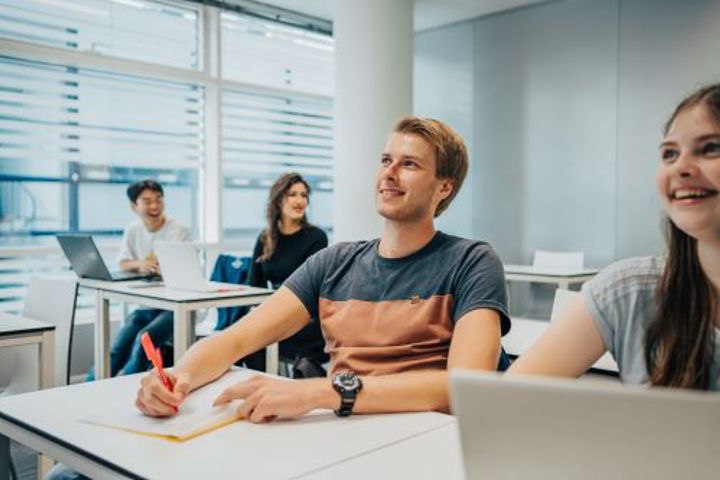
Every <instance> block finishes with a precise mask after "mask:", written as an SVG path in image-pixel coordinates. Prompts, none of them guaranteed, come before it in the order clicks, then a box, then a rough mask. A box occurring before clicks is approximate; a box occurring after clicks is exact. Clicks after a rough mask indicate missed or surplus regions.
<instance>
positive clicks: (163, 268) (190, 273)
mask: <svg viewBox="0 0 720 480" xmlns="http://www.w3.org/2000/svg"><path fill="white" fill-rule="evenodd" d="M155 255H157V258H158V262H160V272H161V273H162V277H163V280H164V282H165V286H166V287H167V288H177V289H180V290H193V291H196V292H218V291H222V290H240V289H242V288H243V287H242V286H240V285H237V284H234V283H220V282H211V281H209V280H206V279H205V274H204V273H203V268H202V265H200V259H199V258H198V252H197V250H195V246H194V245H193V244H192V243H190V242H156V243H155Z"/></svg>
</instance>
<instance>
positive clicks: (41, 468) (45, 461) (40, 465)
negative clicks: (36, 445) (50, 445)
mask: <svg viewBox="0 0 720 480" xmlns="http://www.w3.org/2000/svg"><path fill="white" fill-rule="evenodd" d="M54 465H55V462H54V461H53V459H52V458H50V457H48V456H45V455H43V454H42V453H38V458H37V477H38V480H42V479H43V478H45V475H47V474H48V472H49V471H50V469H51V468H52V467H53V466H54Z"/></svg>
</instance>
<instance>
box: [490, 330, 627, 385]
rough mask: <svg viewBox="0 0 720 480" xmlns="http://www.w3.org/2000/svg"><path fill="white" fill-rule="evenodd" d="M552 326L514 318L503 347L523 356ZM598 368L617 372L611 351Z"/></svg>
mask: <svg viewBox="0 0 720 480" xmlns="http://www.w3.org/2000/svg"><path fill="white" fill-rule="evenodd" d="M549 326H550V322H549V321H544V320H532V319H528V318H513V319H512V327H511V328H510V332H508V334H507V335H505V336H504V337H503V338H502V344H503V348H505V351H506V352H507V353H508V354H509V355H515V356H518V357H519V356H521V355H522V354H523V353H525V351H526V350H527V349H528V348H530V346H531V345H532V344H533V343H535V341H536V340H537V339H538V338H540V337H541V336H542V334H543V333H545V330H547V329H548V327H549ZM592 368H594V369H596V370H603V371H607V372H613V373H617V371H618V367H617V363H615V360H614V359H613V358H612V355H610V353H607V352H606V353H605V354H604V355H603V356H602V357H600V359H599V360H598V361H597V362H595V365H593V367H592Z"/></svg>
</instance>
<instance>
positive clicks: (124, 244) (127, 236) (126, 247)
mask: <svg viewBox="0 0 720 480" xmlns="http://www.w3.org/2000/svg"><path fill="white" fill-rule="evenodd" d="M131 230H132V229H131V228H130V227H126V228H125V230H124V231H123V236H122V241H121V242H120V253H118V258H117V263H118V265H120V264H121V263H122V262H123V260H137V258H136V255H135V254H134V253H133V247H132V238H131V237H132V231H131Z"/></svg>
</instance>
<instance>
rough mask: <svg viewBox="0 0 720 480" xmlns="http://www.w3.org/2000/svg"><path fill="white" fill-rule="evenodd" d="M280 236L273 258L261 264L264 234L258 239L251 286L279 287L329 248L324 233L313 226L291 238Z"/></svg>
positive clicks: (250, 275) (251, 268)
mask: <svg viewBox="0 0 720 480" xmlns="http://www.w3.org/2000/svg"><path fill="white" fill-rule="evenodd" d="M278 237H279V238H278V242H277V246H276V248H275V252H274V253H273V256H272V257H270V258H269V259H267V260H265V261H264V262H259V263H258V261H257V260H258V258H260V256H261V255H262V252H263V248H264V242H263V234H262V233H261V234H260V235H259V236H258V239H257V242H255V248H254V250H253V255H252V263H251V265H250V274H249V276H248V284H249V285H252V286H253V287H261V288H267V287H268V283H267V282H268V281H270V283H271V285H272V288H279V287H280V285H282V283H283V282H284V281H285V280H287V278H288V277H289V276H290V275H292V273H293V272H294V271H295V270H297V268H298V267H299V266H300V265H302V264H303V263H304V262H305V260H307V259H308V257H310V256H311V255H312V254H313V253H315V252H317V251H318V250H322V249H323V248H325V247H327V246H328V239H327V235H325V232H323V231H322V230H320V229H319V228H317V227H313V226H309V227H305V228H302V229H300V230H298V231H297V232H295V233H293V234H291V235H283V234H282V233H281V234H279V236H278Z"/></svg>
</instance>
